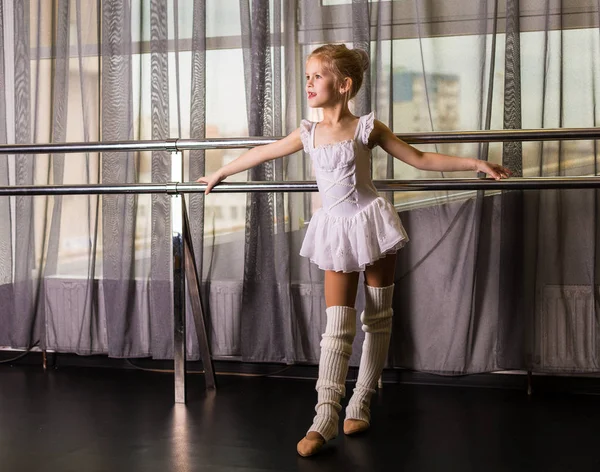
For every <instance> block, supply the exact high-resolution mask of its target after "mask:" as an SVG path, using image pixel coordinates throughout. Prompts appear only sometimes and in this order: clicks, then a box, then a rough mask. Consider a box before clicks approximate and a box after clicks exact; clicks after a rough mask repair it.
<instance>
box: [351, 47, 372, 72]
mask: <svg viewBox="0 0 600 472" xmlns="http://www.w3.org/2000/svg"><path fill="white" fill-rule="evenodd" d="M354 53H355V54H356V55H357V56H358V58H359V59H360V62H361V64H362V68H363V71H367V70H369V65H370V63H371V59H369V54H368V53H367V51H365V50H364V49H354Z"/></svg>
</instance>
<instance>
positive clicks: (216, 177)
mask: <svg viewBox="0 0 600 472" xmlns="http://www.w3.org/2000/svg"><path fill="white" fill-rule="evenodd" d="M224 179H225V176H224V175H223V174H221V173H220V172H219V171H217V172H215V173H214V174H211V175H208V176H206V177H200V178H199V179H198V180H196V182H198V183H201V184H206V190H205V191H204V195H208V194H209V193H210V191H211V190H212V189H213V187H214V186H215V185H217V184H218V183H219V182H221V181H222V180H224Z"/></svg>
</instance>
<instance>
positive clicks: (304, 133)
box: [300, 120, 313, 152]
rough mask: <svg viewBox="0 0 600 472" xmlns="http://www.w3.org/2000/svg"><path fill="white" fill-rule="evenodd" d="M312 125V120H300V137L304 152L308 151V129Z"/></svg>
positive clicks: (309, 129)
mask: <svg viewBox="0 0 600 472" xmlns="http://www.w3.org/2000/svg"><path fill="white" fill-rule="evenodd" d="M312 125H313V124H312V122H311V121H308V120H302V121H301V122H300V139H301V140H302V144H303V145H304V152H310V131H311V129H312Z"/></svg>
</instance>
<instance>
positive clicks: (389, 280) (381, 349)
mask: <svg viewBox="0 0 600 472" xmlns="http://www.w3.org/2000/svg"><path fill="white" fill-rule="evenodd" d="M395 268H396V254H395V253H394V254H390V255H388V256H386V257H384V258H382V259H380V260H379V261H377V262H376V263H375V264H373V265H372V266H369V267H367V269H366V270H365V311H364V312H363V313H362V314H361V317H360V319H361V321H362V330H363V331H364V332H365V340H364V342H363V349H362V355H361V358H360V367H359V370H358V379H357V381H356V388H355V389H354V393H353V395H352V398H351V399H350V401H349V402H348V406H347V408H346V421H344V433H346V434H354V433H358V432H361V431H364V430H366V429H367V428H368V427H369V421H370V419H371V413H370V404H371V396H372V395H373V393H375V386H376V384H377V381H378V380H379V378H380V376H381V372H382V371H383V367H384V365H385V360H386V358H387V353H388V349H389V344H390V336H391V332H392V314H393V312H392V300H393V297H394V272H395Z"/></svg>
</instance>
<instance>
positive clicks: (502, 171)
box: [476, 160, 512, 180]
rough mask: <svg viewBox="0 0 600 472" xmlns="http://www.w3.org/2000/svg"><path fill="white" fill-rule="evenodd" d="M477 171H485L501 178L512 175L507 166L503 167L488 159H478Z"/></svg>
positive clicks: (497, 178) (491, 175)
mask: <svg viewBox="0 0 600 472" xmlns="http://www.w3.org/2000/svg"><path fill="white" fill-rule="evenodd" d="M476 170H477V172H485V173H486V174H487V175H489V176H490V177H492V178H494V179H496V180H500V179H506V178H508V177H510V176H511V174H512V173H511V171H510V170H509V169H507V168H506V167H502V166H501V165H498V164H492V163H491V162H487V161H479V160H478V161H477V169H476Z"/></svg>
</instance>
